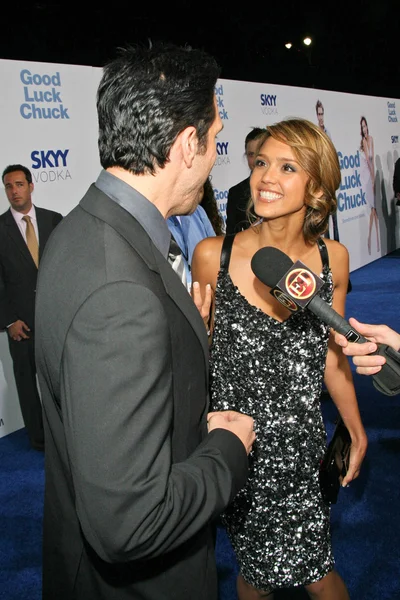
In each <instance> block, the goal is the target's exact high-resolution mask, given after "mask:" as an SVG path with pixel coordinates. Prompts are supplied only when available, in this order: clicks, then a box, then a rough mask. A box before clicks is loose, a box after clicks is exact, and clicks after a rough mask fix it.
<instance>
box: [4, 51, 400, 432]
mask: <svg viewBox="0 0 400 600" xmlns="http://www.w3.org/2000/svg"><path fill="white" fill-rule="evenodd" d="M101 74H102V69H101V68H97V67H85V66H76V65H61V64H50V63H34V62H27V61H9V60H1V59H0V76H1V78H2V81H6V82H7V93H3V94H2V95H1V97H0V111H1V112H0V115H1V116H0V119H1V125H2V139H3V140H6V143H3V144H2V145H1V147H0V164H1V166H2V167H1V168H2V169H4V167H5V166H7V165H8V164H11V163H22V164H24V165H26V166H28V167H29V168H30V170H31V171H32V175H33V180H34V184H35V190H34V194H33V201H34V203H37V205H38V206H41V207H43V208H49V209H53V210H55V211H57V212H61V213H62V214H63V215H64V216H65V215H66V214H67V213H68V212H69V211H70V210H71V209H72V208H73V207H74V206H75V205H76V203H77V202H78V201H79V199H80V198H81V197H82V196H83V194H84V193H85V191H86V190H87V188H88V187H89V185H90V184H91V183H92V182H93V181H95V180H96V178H97V175H98V173H99V170H100V168H101V167H100V163H99V158H98V149H97V113H96V92H97V87H98V83H99V81H100V78H101ZM265 78H266V80H267V79H268V72H267V69H266V77H265ZM215 93H216V99H217V106H218V112H219V115H220V117H221V120H222V123H223V125H224V127H223V130H222V131H221V132H220V134H219V135H218V138H217V140H216V144H217V147H216V150H217V156H216V160H215V164H214V166H213V169H212V172H211V178H212V179H211V181H212V186H213V189H214V195H215V198H216V200H217V204H218V207H219V210H220V212H221V215H222V216H223V218H224V219H225V217H226V202H227V197H228V190H229V188H230V187H231V186H233V185H235V184H236V183H239V182H240V181H242V180H243V179H246V178H247V177H248V176H249V174H250V170H249V167H248V164H247V159H246V155H245V138H246V135H247V134H248V133H249V132H250V131H251V130H252V128H253V127H265V126H266V125H270V124H273V123H276V122H278V121H280V120H282V119H285V118H288V117H302V118H306V119H309V120H310V121H312V122H313V123H315V124H316V125H318V126H319V127H321V128H323V130H324V131H325V133H326V134H327V135H328V136H329V137H330V138H331V139H332V142H333V144H334V146H335V148H336V151H337V153H338V159H339V164H340V168H341V185H340V189H339V190H338V193H337V198H338V210H337V224H338V231H339V238H340V241H341V242H342V243H343V244H344V245H345V246H347V248H348V249H349V253H350V270H355V269H357V268H359V267H361V266H363V265H365V264H367V263H368V262H371V261H372V260H375V259H376V258H378V257H379V256H384V255H385V254H387V253H389V252H391V251H392V250H394V249H396V248H398V247H400V234H399V232H400V227H399V213H400V206H396V202H395V199H394V192H393V172H394V163H395V162H396V160H397V159H398V158H399V135H400V127H399V121H398V119H399V110H400V109H399V105H400V100H398V99H397V100H393V99H387V98H377V97H370V96H358V95H353V94H346V93H340V92H330V91H327V90H317V89H313V88H311V89H310V88H298V87H290V86H281V85H275V84H269V83H257V82H244V81H233V80H225V79H220V80H219V81H218V82H217V85H216V88H215ZM8 206H9V205H8V201H7V198H6V196H5V193H4V189H3V187H2V190H1V193H0V211H1V212H4V211H5V210H7V208H8ZM330 234H331V237H333V223H332V219H331V220H330ZM22 426H23V423H22V418H21V414H20V410H19V404H18V399H17V393H16V388H15V383H14V377H13V371H12V363H11V359H10V356H9V351H8V344H7V338H6V333H5V332H2V333H1V332H0V437H2V436H3V435H6V434H7V433H11V432H12V431H15V430H16V429H19V428H20V427H22Z"/></svg>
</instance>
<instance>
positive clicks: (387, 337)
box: [335, 317, 400, 375]
mask: <svg viewBox="0 0 400 600" xmlns="http://www.w3.org/2000/svg"><path fill="white" fill-rule="evenodd" d="M349 323H350V325H351V326H352V327H354V329H356V330H357V331H358V332H359V333H361V335H363V336H364V337H366V338H368V339H369V340H370V341H369V342H364V343H363V344H356V343H351V342H349V341H348V340H347V339H346V338H345V337H344V335H341V334H340V333H335V342H336V343H337V344H338V345H339V346H341V347H342V348H343V353H344V354H345V355H346V356H352V357H353V359H352V360H353V363H354V364H355V366H356V367H357V369H356V371H357V373H359V374H360V375H375V373H378V372H379V371H380V370H381V369H382V365H384V364H385V362H386V359H385V357H383V356H379V355H378V354H371V352H375V351H376V349H377V345H376V344H387V345H388V346H390V347H391V348H393V350H396V352H400V334H399V333H397V331H394V329H391V328H390V327H388V326H387V325H369V324H368V323H360V321H357V319H354V318H353V317H351V318H350V319H349Z"/></svg>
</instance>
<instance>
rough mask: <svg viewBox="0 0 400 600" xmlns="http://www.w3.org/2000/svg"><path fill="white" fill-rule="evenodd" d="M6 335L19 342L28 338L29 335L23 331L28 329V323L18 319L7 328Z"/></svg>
mask: <svg viewBox="0 0 400 600" xmlns="http://www.w3.org/2000/svg"><path fill="white" fill-rule="evenodd" d="M7 331H8V335H9V336H10V338H12V339H13V340H15V341H16V342H20V341H21V340H29V335H26V333H25V331H30V329H29V327H28V325H27V324H26V323H24V322H23V321H21V320H20V319H18V320H17V321H15V323H13V324H12V325H10V327H8V328H7Z"/></svg>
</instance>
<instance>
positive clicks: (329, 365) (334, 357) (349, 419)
mask: <svg viewBox="0 0 400 600" xmlns="http://www.w3.org/2000/svg"><path fill="white" fill-rule="evenodd" d="M329 242H330V243H329V244H328V243H327V246H328V249H329V259H330V262H331V268H332V275H333V281H334V293H333V304H332V307H333V308H334V310H335V311H336V312H338V313H339V314H340V315H342V316H344V314H345V302H346V294H347V285H348V280H349V254H348V251H347V249H346V248H345V247H344V246H343V245H342V244H339V243H338V242H335V241H333V240H329ZM325 385H326V387H327V390H328V392H329V395H330V396H331V398H332V400H333V402H334V403H335V405H336V407H337V409H338V411H339V413H340V415H341V417H342V419H343V421H344V423H345V425H346V427H347V429H348V430H349V433H350V436H351V441H352V445H351V451H350V466H349V470H348V473H347V475H346V477H345V478H344V479H343V482H342V485H343V486H345V485H347V484H348V483H349V482H350V481H352V480H353V479H355V478H356V477H358V475H359V472H360V468H361V464H362V461H363V460H364V456H365V453H366V451H367V445H368V440H367V436H366V433H365V429H364V426H363V424H362V421H361V416H360V412H359V408H358V402H357V397H356V393H355V389H354V383H353V376H352V372H351V369H350V365H349V361H348V359H347V357H346V356H344V354H343V353H342V350H341V348H340V346H338V345H337V344H336V343H335V340H334V332H333V331H332V332H331V335H330V339H329V344H328V354H327V358H326V365H325Z"/></svg>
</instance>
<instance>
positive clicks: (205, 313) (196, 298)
mask: <svg viewBox="0 0 400 600" xmlns="http://www.w3.org/2000/svg"><path fill="white" fill-rule="evenodd" d="M192 298H193V302H194V303H195V305H196V307H197V310H198V311H199V313H200V315H201V318H202V319H203V321H204V325H205V327H206V329H207V331H208V329H209V322H210V310H211V303H212V290H211V285H210V284H209V283H207V285H206V288H205V295H204V299H203V297H202V294H201V289H200V284H199V282H198V281H194V282H193V284H192Z"/></svg>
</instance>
